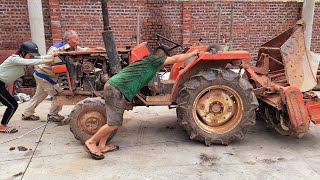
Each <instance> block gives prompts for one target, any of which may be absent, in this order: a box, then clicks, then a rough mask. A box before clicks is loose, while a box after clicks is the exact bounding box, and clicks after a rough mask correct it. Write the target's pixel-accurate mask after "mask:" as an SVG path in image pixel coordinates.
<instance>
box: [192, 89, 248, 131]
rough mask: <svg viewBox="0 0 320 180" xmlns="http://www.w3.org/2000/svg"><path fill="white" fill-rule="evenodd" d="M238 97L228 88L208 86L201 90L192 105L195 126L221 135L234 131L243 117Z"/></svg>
mask: <svg viewBox="0 0 320 180" xmlns="http://www.w3.org/2000/svg"><path fill="white" fill-rule="evenodd" d="M243 108H244V105H243V101H242V99H241V97H240V95H239V94H238V93H237V92H236V91H234V90H233V89H232V88H230V87H228V86H221V85H219V86H217V85H215V86H210V87H208V88H206V89H204V90H202V91H201V92H200V93H199V94H198V96H197V97H196V99H195V101H194V104H193V110H192V111H193V112H192V114H193V117H194V120H195V122H196V124H197V125H198V126H199V127H200V128H201V129H202V130H204V131H206V132H208V133H215V134H222V133H226V132H229V131H231V130H232V129H234V128H235V127H236V126H237V125H238V124H239V123H240V120H241V119H242V116H243V110H244V109H243Z"/></svg>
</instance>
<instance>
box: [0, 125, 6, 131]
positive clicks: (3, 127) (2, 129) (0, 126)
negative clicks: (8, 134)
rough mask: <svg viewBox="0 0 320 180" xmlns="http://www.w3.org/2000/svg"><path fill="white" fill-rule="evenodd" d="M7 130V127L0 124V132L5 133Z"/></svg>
mask: <svg viewBox="0 0 320 180" xmlns="http://www.w3.org/2000/svg"><path fill="white" fill-rule="evenodd" d="M7 128H8V126H6V125H3V124H0V131H5V130H6V129H7Z"/></svg>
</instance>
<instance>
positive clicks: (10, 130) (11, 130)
mask: <svg viewBox="0 0 320 180" xmlns="http://www.w3.org/2000/svg"><path fill="white" fill-rule="evenodd" d="M16 132H18V130H17V129H16V128H13V127H8V128H7V129H6V130H4V131H0V133H7V134H11V133H16Z"/></svg>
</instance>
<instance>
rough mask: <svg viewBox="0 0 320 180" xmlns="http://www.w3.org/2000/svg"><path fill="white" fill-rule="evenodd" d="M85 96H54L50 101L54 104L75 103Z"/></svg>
mask: <svg viewBox="0 0 320 180" xmlns="http://www.w3.org/2000/svg"><path fill="white" fill-rule="evenodd" d="M85 98H87V96H54V97H53V99H52V101H53V104H54V105H57V106H63V105H76V104H77V103H78V102H79V101H82V100H84V99H85Z"/></svg>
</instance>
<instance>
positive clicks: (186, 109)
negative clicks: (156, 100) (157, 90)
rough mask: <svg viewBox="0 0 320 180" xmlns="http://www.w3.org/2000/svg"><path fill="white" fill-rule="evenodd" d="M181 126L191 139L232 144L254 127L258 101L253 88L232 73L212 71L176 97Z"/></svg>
mask: <svg viewBox="0 0 320 180" xmlns="http://www.w3.org/2000/svg"><path fill="white" fill-rule="evenodd" d="M177 104H178V107H177V116H178V122H179V124H180V125H181V126H182V127H183V128H184V129H185V130H186V131H187V133H188V134H189V135H190V139H192V140H199V141H201V142H204V143H205V144H206V145H207V146H210V145H211V144H212V143H216V144H229V143H230V142H232V141H234V140H236V139H242V138H243V137H244V135H245V133H246V131H247V128H248V127H249V126H252V125H254V124H255V110H256V108H257V107H258V101H257V98H256V96H255V94H254V93H253V88H252V86H251V84H250V83H249V82H248V81H247V80H245V79H243V78H241V77H239V75H238V74H237V73H235V72H233V71H230V70H218V69H210V70H208V71H203V72H200V73H199V74H198V75H195V76H193V77H192V78H191V79H190V80H189V81H187V82H186V83H185V84H184V86H183V88H182V89H181V91H180V92H179V94H178V97H177Z"/></svg>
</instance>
